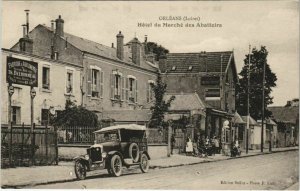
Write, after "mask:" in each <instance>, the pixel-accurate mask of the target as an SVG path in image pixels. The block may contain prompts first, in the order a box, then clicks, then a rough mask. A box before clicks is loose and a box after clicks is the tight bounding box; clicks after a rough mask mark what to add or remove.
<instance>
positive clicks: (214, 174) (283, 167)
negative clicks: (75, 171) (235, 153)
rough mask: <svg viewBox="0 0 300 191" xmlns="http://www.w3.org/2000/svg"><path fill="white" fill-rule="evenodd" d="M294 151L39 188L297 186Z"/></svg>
mask: <svg viewBox="0 0 300 191" xmlns="http://www.w3.org/2000/svg"><path fill="white" fill-rule="evenodd" d="M298 155H299V152H298V151H288V152H280V153H274V154H267V155H258V156H254V157H246V158H240V159H234V160H225V161H219V162H211V163H202V164H196V165H189V166H181V167H173V168H166V169H154V170H149V172H148V173H146V174H142V173H141V171H140V170H139V169H138V168H135V169H129V170H126V169H124V173H123V175H122V176H121V177H109V176H108V175H107V173H106V171H100V172H98V174H97V175H91V176H90V177H88V179H86V180H83V181H71V182H65V183H57V184H48V185H40V186H36V187H34V188H48V189H53V188H61V189H62V188H63V189H69V188H72V189H95V188H98V189H164V190H168V189H180V190H181V189H185V190H187V189H197V190H199V189H205V190H208V189H214V190H220V189H238V190H243V189H255V190H258V189H263V190H267V189H276V190H281V189H286V188H291V187H295V186H293V185H298V184H297V182H298V178H299V171H298V168H299V167H298V158H299V157H298Z"/></svg>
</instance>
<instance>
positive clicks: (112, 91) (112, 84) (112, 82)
mask: <svg viewBox="0 0 300 191" xmlns="http://www.w3.org/2000/svg"><path fill="white" fill-rule="evenodd" d="M114 96H115V75H114V74H110V98H112V99H114Z"/></svg>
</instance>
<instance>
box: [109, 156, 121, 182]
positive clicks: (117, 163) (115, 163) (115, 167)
mask: <svg viewBox="0 0 300 191" xmlns="http://www.w3.org/2000/svg"><path fill="white" fill-rule="evenodd" d="M110 169H111V173H112V175H113V176H116V177H118V176H121V175H122V159H121V157H120V156H119V155H114V156H113V157H112V158H111V160H110Z"/></svg>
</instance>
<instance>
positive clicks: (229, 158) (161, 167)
mask: <svg viewBox="0 0 300 191" xmlns="http://www.w3.org/2000/svg"><path fill="white" fill-rule="evenodd" d="M296 150H299V148H292V149H287V150H281V151H271V152H269V151H267V152H264V153H255V154H250V155H243V156H238V157H228V158H225V159H216V160H204V161H199V162H193V163H188V164H176V165H170V166H150V167H149V168H150V169H163V168H172V167H179V166H188V165H195V164H201V163H209V162H219V161H224V160H234V159H239V158H247V157H254V156H259V155H267V154H274V153H280V152H287V151H296Z"/></svg>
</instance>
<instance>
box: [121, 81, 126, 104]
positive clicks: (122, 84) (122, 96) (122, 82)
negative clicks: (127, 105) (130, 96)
mask: <svg viewBox="0 0 300 191" xmlns="http://www.w3.org/2000/svg"><path fill="white" fill-rule="evenodd" d="M121 79H122V80H121V91H122V92H121V100H122V101H123V100H124V99H125V77H122V78H121Z"/></svg>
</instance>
